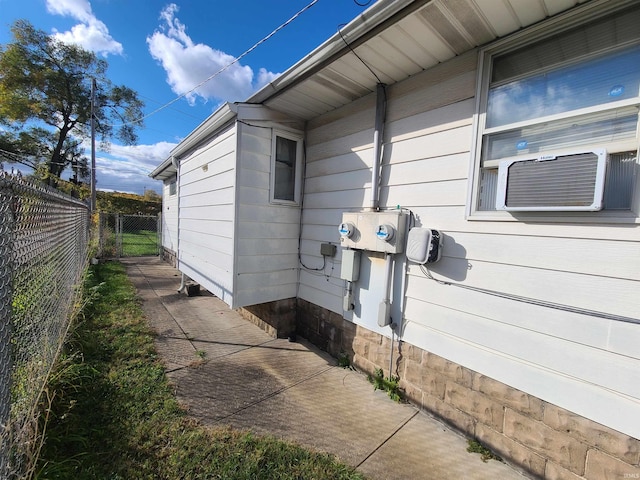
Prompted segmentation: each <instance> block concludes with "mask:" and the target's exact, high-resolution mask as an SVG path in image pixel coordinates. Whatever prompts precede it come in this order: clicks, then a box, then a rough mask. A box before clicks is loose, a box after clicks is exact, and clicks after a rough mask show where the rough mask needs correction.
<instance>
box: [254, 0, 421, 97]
mask: <svg viewBox="0 0 640 480" xmlns="http://www.w3.org/2000/svg"><path fill="white" fill-rule="evenodd" d="M428 1H430V0H422V1H420V0H418V1H416V0H378V1H377V2H376V3H374V4H373V5H372V6H371V7H370V8H368V9H367V10H365V11H364V12H363V13H362V14H360V15H359V16H358V17H356V18H355V19H353V20H352V21H351V22H349V23H348V24H347V25H346V26H344V27H343V28H341V29H340V32H338V33H336V34H334V35H333V36H332V37H331V38H329V39H328V40H327V41H326V42H324V43H323V44H322V45H320V46H319V47H318V48H316V49H315V50H314V51H312V52H311V53H310V54H309V55H307V56H306V57H304V58H303V59H302V60H300V61H299V62H298V63H296V64H295V65H293V66H292V67H290V68H289V69H288V70H286V71H285V72H284V73H283V74H282V75H280V76H279V77H278V78H276V79H275V80H273V81H272V82H270V83H268V84H267V85H265V86H264V87H263V88H262V89H260V90H258V91H257V92H256V93H255V94H253V95H252V96H251V97H250V98H249V99H248V100H247V103H263V102H265V101H266V100H268V99H269V98H270V97H271V96H273V95H275V94H277V93H279V92H281V91H282V90H285V89H286V88H287V87H288V86H290V85H291V84H292V83H294V82H296V81H298V80H300V79H301V78H302V77H304V76H305V75H307V74H310V73H313V71H314V70H315V69H316V68H318V67H319V66H320V65H322V64H323V63H324V62H327V61H329V60H330V59H331V58H332V57H334V56H336V55H338V54H341V53H343V52H344V51H345V50H346V51H348V47H347V45H345V41H346V42H347V43H349V45H351V46H353V45H354V43H355V42H357V41H358V39H360V38H361V37H363V36H364V35H366V34H369V33H370V32H371V31H372V30H373V29H374V28H376V27H378V26H379V25H381V24H383V23H384V22H385V21H387V20H388V19H389V18H390V17H392V16H393V15H395V14H397V13H398V12H400V11H401V10H403V9H404V8H406V7H407V6H409V5H411V4H415V8H418V7H419V6H422V5H424V4H426V3H428Z"/></svg>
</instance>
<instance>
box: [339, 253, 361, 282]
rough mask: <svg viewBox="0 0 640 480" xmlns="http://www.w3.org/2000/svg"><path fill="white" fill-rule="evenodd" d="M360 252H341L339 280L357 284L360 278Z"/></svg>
mask: <svg viewBox="0 0 640 480" xmlns="http://www.w3.org/2000/svg"><path fill="white" fill-rule="evenodd" d="M360 253H361V252H360V251H359V250H349V249H345V250H342V266H341V268H340V278H342V279H343V280H347V281H348V282H357V281H358V279H359V278H360Z"/></svg>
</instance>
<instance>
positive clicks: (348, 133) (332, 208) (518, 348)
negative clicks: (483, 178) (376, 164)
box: [299, 53, 640, 438]
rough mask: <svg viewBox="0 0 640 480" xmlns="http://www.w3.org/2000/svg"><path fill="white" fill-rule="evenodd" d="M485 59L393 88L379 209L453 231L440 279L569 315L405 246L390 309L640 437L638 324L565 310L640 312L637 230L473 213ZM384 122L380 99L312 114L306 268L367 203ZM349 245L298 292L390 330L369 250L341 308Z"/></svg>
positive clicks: (534, 388) (503, 374)
mask: <svg viewBox="0 0 640 480" xmlns="http://www.w3.org/2000/svg"><path fill="white" fill-rule="evenodd" d="M475 65H476V54H475V53H473V54H470V55H465V56H463V57H459V58H456V59H454V60H451V61H449V62H447V63H444V64H442V65H440V66H438V67H436V68H434V69H433V70H430V71H426V72H424V73H421V74H419V75H416V76H414V77H412V78H410V79H408V80H406V81H404V82H401V83H399V84H397V85H394V86H392V87H390V88H389V89H388V109H387V112H388V114H387V125H386V128H385V138H384V156H383V167H382V184H383V188H382V190H381V204H382V206H383V207H395V206H396V205H400V206H401V207H405V208H409V209H411V211H412V212H413V214H414V216H415V219H416V223H417V225H419V226H426V227H431V228H437V229H439V230H441V231H442V232H443V234H444V249H443V258H442V260H441V261H440V262H438V263H436V264H433V265H431V266H430V268H429V269H430V271H431V274H432V275H433V276H434V277H436V278H438V279H441V280H444V281H446V282H449V283H454V284H460V285H462V286H467V287H472V288H476V289H484V290H486V291H493V292H496V293H499V294H508V295H518V296H521V297H525V298H528V299H532V300H535V301H540V302H546V303H547V304H548V305H551V304H557V305H560V306H564V307H567V310H563V309H562V308H550V307H548V306H540V305H534V304H530V303H525V302H521V301H515V300H511V299H507V298H501V297H499V296H497V295H491V294H489V293H483V292H479V291H473V290H469V289H465V288H460V287H456V286H453V285H443V284H440V283H437V282H435V281H433V280H430V279H428V278H427V277H426V276H425V275H424V273H423V271H422V270H421V269H420V268H419V267H418V266H417V265H413V264H410V265H408V268H407V270H406V275H405V273H404V271H403V268H402V266H403V265H402V264H403V262H404V256H403V255H400V256H398V257H397V260H398V264H399V266H398V267H397V268H396V270H395V273H394V285H393V296H394V300H393V309H395V312H396V313H392V317H393V318H394V319H397V318H403V322H402V327H401V329H400V331H401V332H402V334H401V338H402V340H403V341H404V342H407V343H409V344H413V345H416V346H418V347H421V348H423V349H425V350H428V351H430V352H433V353H435V354H437V355H440V356H442V357H444V358H447V359H449V360H451V361H454V362H456V363H459V364H461V365H463V366H465V367H468V368H469V369H471V370H474V371H477V372H479V373H481V374H484V375H487V376H490V377H492V378H494V379H496V380H498V381H501V382H504V383H506V384H508V385H510V386H512V387H514V388H517V389H520V390H522V391H525V392H527V393H529V394H531V395H534V396H537V397H539V398H541V399H543V400H545V401H548V402H550V403H553V404H555V405H558V406H560V407H562V408H566V409H568V410H570V411H573V412H575V413H577V414H580V415H583V416H585V417H587V418H590V419H592V420H594V421H596V422H599V423H602V424H604V425H607V426H609V427H611V428H614V429H616V430H619V431H621V432H624V433H627V434H629V435H631V436H634V437H636V438H638V437H639V436H640V417H638V415H637V405H638V402H640V391H639V390H638V388H637V385H638V382H639V381H640V375H639V374H638V372H640V353H638V352H639V351H638V349H637V345H638V344H639V343H640V325H636V324H632V323H625V322H621V321H615V320H609V319H604V318H599V317H596V316H590V315H585V314H579V313H575V312H572V311H568V310H570V309H571V308H578V309H588V310H594V311H598V312H605V313H607V314H612V315H619V316H625V317H632V318H637V317H638V306H639V303H638V299H637V292H638V290H639V287H640V273H639V272H640V256H639V255H638V253H637V252H638V251H639V250H640V232H639V231H638V227H636V226H632V227H627V228H624V227H623V228H617V227H616V226H613V225H608V226H607V225H603V224H592V225H586V224H575V223H569V222H565V221H563V217H562V215H556V216H555V217H554V215H549V216H550V217H552V218H555V221H553V222H503V221H494V222H492V221H484V222H474V221H469V220H467V219H466V218H465V208H466V204H467V199H468V191H467V186H468V180H469V178H468V177H469V171H470V166H471V165H470V163H471V156H472V155H471V154H472V152H471V150H472V145H473V137H474V135H473V117H474V111H475V99H474V98H473V96H474V91H475V82H474V80H473V79H475V78H476V71H475ZM373 118H374V99H373V98H372V96H370V97H366V98H365V99H362V100H358V101H356V102H353V103H352V104H351V105H349V106H347V107H344V108H342V109H339V110H336V111H335V112H331V113H328V114H326V115H324V116H322V117H319V118H317V119H315V120H312V121H310V122H309V131H308V135H307V142H308V149H307V166H306V179H305V197H304V207H305V208H304V212H303V217H302V220H303V230H302V244H301V255H302V260H303V262H304V263H305V264H306V265H307V266H309V267H318V266H321V265H322V264H323V263H322V257H321V256H320V253H319V251H320V243H321V242H327V241H331V242H334V243H339V239H338V236H339V235H338V231H337V225H338V224H339V222H340V219H341V214H342V212H343V211H352V210H358V209H364V208H366V206H367V205H368V196H369V192H370V188H371V185H370V167H371V157H372V153H371V150H372V139H373V129H372V126H373ZM340 250H341V249H338V255H337V256H336V258H335V259H329V260H328V263H327V265H326V266H325V269H324V271H322V272H320V274H318V272H314V271H309V270H304V269H303V270H302V271H301V275H300V293H299V296H300V297H301V298H303V299H305V300H307V301H309V302H312V303H315V304H318V305H320V306H322V307H324V308H327V309H330V310H332V311H334V312H337V313H341V314H342V313H344V315H345V318H348V319H352V320H353V321H354V322H355V323H359V324H362V325H364V326H366V327H367V328H370V329H372V330H376V331H381V332H383V333H384V334H386V335H390V331H389V329H388V328H387V329H383V330H379V329H378V327H377V325H372V323H374V324H375V316H374V320H373V322H371V321H370V320H368V319H367V318H366V316H367V315H368V314H370V313H371V312H372V311H373V310H377V305H378V303H379V301H380V300H381V299H380V298H375V297H376V295H374V294H373V292H375V291H376V289H378V285H377V284H378V283H381V282H382V278H381V277H380V276H378V275H377V270H376V269H377V263H379V260H380V259H378V258H376V257H375V256H374V255H370V254H366V253H365V254H364V256H363V268H362V269H361V272H360V275H361V276H360V281H359V282H358V283H356V284H355V289H356V300H357V301H359V310H358V309H357V311H356V312H355V313H351V312H343V311H342V295H343V294H344V281H342V280H340V279H339V271H340V258H341V253H340ZM403 295H406V299H405V300H404V301H403V300H401V299H402V298H404V297H403ZM372 304H373V307H372ZM400 308H403V311H402V313H401V314H400V312H399V310H400ZM372 309H373V310H372ZM400 315H401V316H400Z"/></svg>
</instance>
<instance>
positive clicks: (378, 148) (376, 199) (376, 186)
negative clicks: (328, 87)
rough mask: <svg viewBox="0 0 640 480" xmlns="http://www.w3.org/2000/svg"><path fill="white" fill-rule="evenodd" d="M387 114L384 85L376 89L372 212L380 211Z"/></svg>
mask: <svg viewBox="0 0 640 480" xmlns="http://www.w3.org/2000/svg"><path fill="white" fill-rule="evenodd" d="M386 114H387V90H386V85H385V84H384V83H378V86H377V88H376V120H375V126H374V131H373V166H372V168H371V210H372V211H374V212H377V211H378V210H379V209H380V165H381V164H382V140H383V136H384V123H385V117H386Z"/></svg>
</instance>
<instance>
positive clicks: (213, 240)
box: [178, 125, 237, 305]
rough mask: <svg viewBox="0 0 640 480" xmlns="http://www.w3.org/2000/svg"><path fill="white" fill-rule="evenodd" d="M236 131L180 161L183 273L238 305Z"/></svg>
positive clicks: (231, 131)
mask: <svg viewBox="0 0 640 480" xmlns="http://www.w3.org/2000/svg"><path fill="white" fill-rule="evenodd" d="M236 140H237V133H236V128H235V125H233V126H231V127H229V128H227V129H226V130H225V131H224V132H222V133H220V134H218V135H216V136H215V137H214V138H212V139H211V140H209V141H207V142H205V143H203V144H201V145H199V146H197V147H196V148H194V149H193V150H192V151H191V152H189V153H187V154H186V155H185V156H184V157H182V158H180V169H179V179H178V183H179V185H180V187H179V195H180V213H179V216H180V220H179V242H180V248H179V252H178V262H179V264H178V268H179V270H180V271H182V272H183V273H184V274H186V275H188V276H189V277H190V278H192V279H193V280H195V281H197V282H198V283H200V284H201V285H202V286H203V287H205V288H206V289H207V290H209V291H210V292H211V293H213V294H214V295H216V296H217V297H219V298H220V299H221V300H223V301H224V302H225V303H227V304H229V305H231V304H232V303H233V292H234V277H233V255H234V225H235V224H234V215H235V203H236V151H237V144H236Z"/></svg>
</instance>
